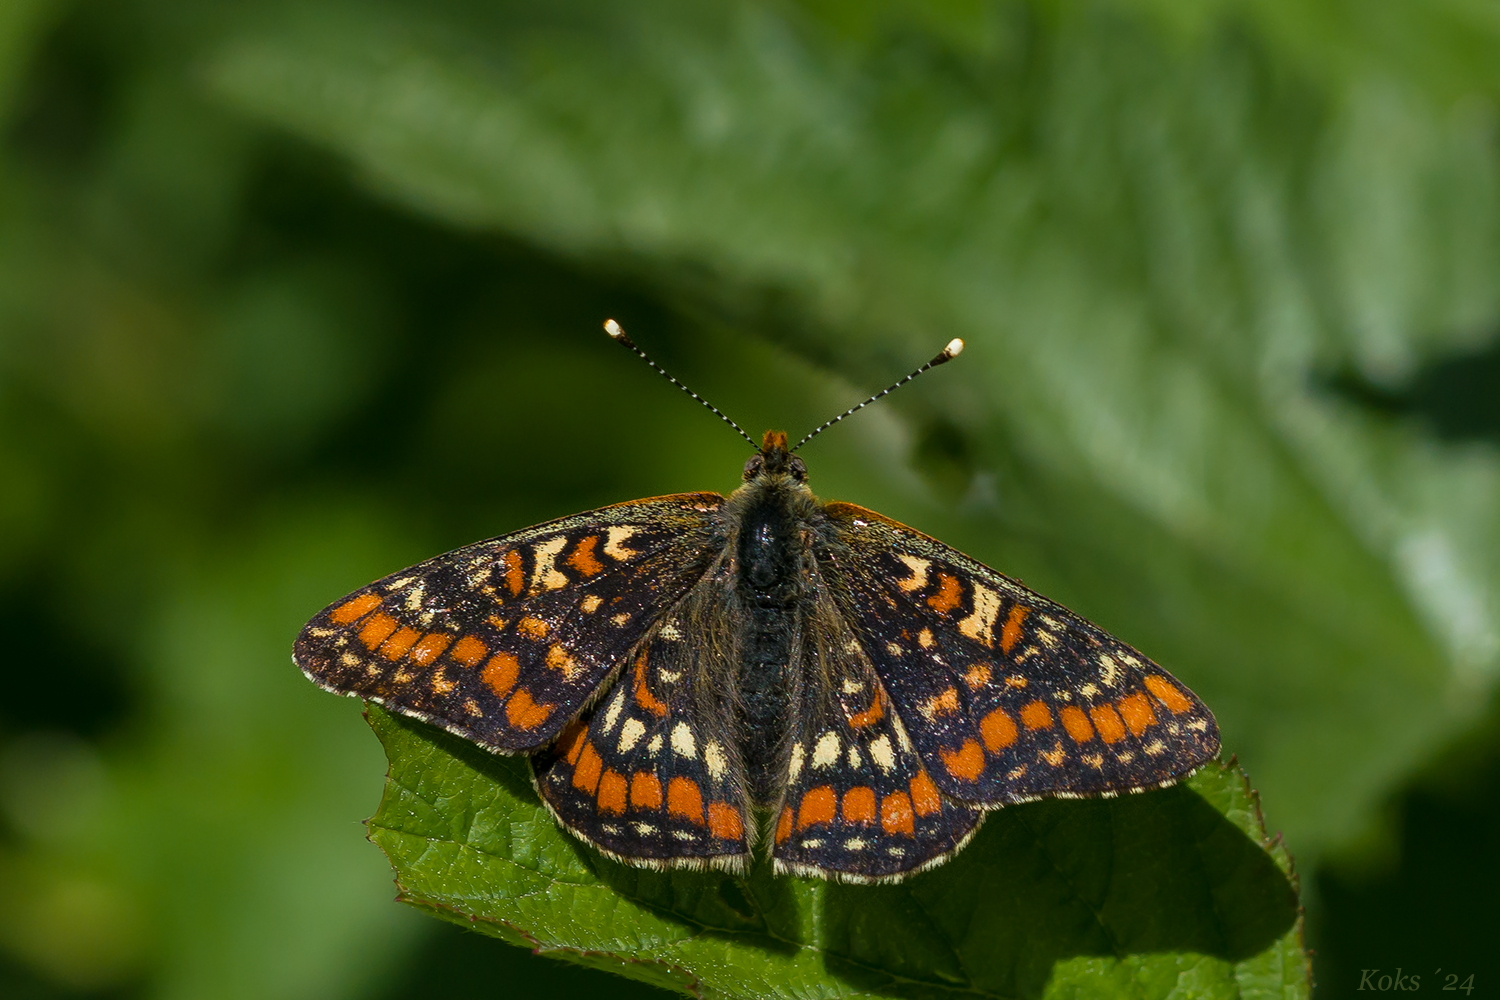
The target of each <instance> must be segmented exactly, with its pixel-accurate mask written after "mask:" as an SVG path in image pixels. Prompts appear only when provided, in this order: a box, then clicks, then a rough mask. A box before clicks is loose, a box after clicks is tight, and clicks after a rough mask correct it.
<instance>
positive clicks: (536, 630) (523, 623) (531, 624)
mask: <svg viewBox="0 0 1500 1000" xmlns="http://www.w3.org/2000/svg"><path fill="white" fill-rule="evenodd" d="M516 631H517V632H520V633H521V634H522V635H524V636H525V637H526V638H528V639H534V640H536V641H537V642H540V641H541V640H543V639H545V638H547V623H546V622H544V621H542V620H541V619H540V618H533V617H532V616H531V615H527V616H526V617H525V618H522V619H521V620H520V621H518V622H516Z"/></svg>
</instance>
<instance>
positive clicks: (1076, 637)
mask: <svg viewBox="0 0 1500 1000" xmlns="http://www.w3.org/2000/svg"><path fill="white" fill-rule="evenodd" d="M825 511H826V512H827V513H828V515H829V517H830V519H831V521H832V523H833V524H834V525H835V526H836V533H837V536H838V538H839V540H840V542H839V545H838V546H837V547H835V548H834V549H831V550H830V551H829V552H827V553H826V554H825V555H824V557H823V558H822V559H820V567H821V569H822V572H823V573H824V575H825V577H827V578H828V579H829V580H830V583H831V590H832V591H833V593H834V594H835V597H836V599H837V600H838V601H839V603H840V605H841V607H842V609H843V610H844V613H845V616H846V618H847V619H848V620H849V621H850V623H851V624H852V625H853V627H854V629H855V631H856V633H857V634H858V635H859V638H860V641H861V644H862V645H863V647H864V649H865V650H866V651H867V653H868V654H869V657H870V660H871V662H872V664H873V665H874V669H875V672H876V674H877V675H878V676H879V678H880V680H881V681H882V683H883V684H884V686H885V689H886V690H887V691H889V693H890V696H891V700H892V703H893V706H894V709H895V711H896V712H897V714H898V715H899V716H900V717H901V719H902V722H903V723H904V724H905V726H906V729H907V731H908V733H909V734H910V737H911V740H912V743H913V744H914V745H915V746H916V748H917V752H918V753H919V754H920V755H921V758H922V760H923V762H924V763H925V764H926V765H927V768H928V770H929V771H930V772H931V774H932V778H933V781H934V782H935V783H936V785H937V786H938V788H939V789H940V790H941V791H942V792H943V793H944V794H945V795H947V796H951V797H953V798H956V799H959V800H962V801H967V802H973V803H976V804H980V805H987V806H994V805H1004V804H1007V803H1013V802H1024V801H1027V800H1029V799H1034V798H1039V797H1045V796H1074V797H1076V796H1079V795H1108V794H1113V793H1117V792H1125V791H1140V790H1143V789H1146V788H1154V787H1158V786H1161V785H1167V784H1171V783H1173V782H1174V781H1177V780H1178V779H1180V778H1182V777H1184V776H1186V775H1187V774H1189V773H1191V772H1192V771H1193V770H1194V769H1196V768H1198V767H1200V766H1202V765H1203V764H1204V763H1206V762H1207V761H1209V760H1210V759H1212V758H1213V756H1214V755H1215V754H1217V753H1218V750H1219V733H1218V727H1217V726H1216V724H1215V722H1214V717H1213V715H1212V714H1211V713H1210V712H1209V711H1208V709H1207V708H1206V707H1205V706H1204V704H1203V703H1202V702H1201V701H1199V699H1198V698H1197V696H1196V695H1194V694H1193V693H1192V692H1191V691H1189V690H1188V689H1187V688H1185V687H1184V686H1183V685H1181V684H1180V683H1178V682H1177V680H1176V679H1175V678H1173V677H1172V676H1171V675H1170V674H1168V673H1167V672H1166V671H1165V670H1163V669H1162V668H1161V667H1159V666H1157V665H1156V664H1155V663H1152V662H1151V661H1150V660H1148V659H1147V658H1146V657H1144V656H1143V655H1141V654H1140V653H1139V652H1137V651H1136V650H1134V649H1132V648H1131V647H1129V646H1127V645H1126V644H1125V643H1123V642H1121V641H1120V640H1118V639H1116V638H1114V637H1113V636H1111V635H1109V634H1108V633H1106V632H1104V631H1103V630H1102V629H1099V628H1097V627H1096V626H1094V625H1092V624H1090V623H1089V622H1087V621H1085V620H1084V619H1082V618H1080V617H1078V616H1077V615H1075V614H1073V613H1072V612H1071V611H1069V610H1068V609H1066V608H1064V607H1062V606H1061V605H1059V604H1057V603H1055V602H1053V601H1049V600H1047V599H1046V598H1044V597H1042V596H1041V595H1039V594H1036V593H1034V592H1033V591H1030V590H1028V589H1026V588H1025V587H1023V586H1021V585H1020V584H1018V583H1016V582H1015V581H1014V580H1011V579H1010V578H1008V577H1006V576H1004V575H1002V574H1000V573H997V572H995V571H994V570H992V569H990V568H989V567H987V566H984V565H983V564H981V563H979V562H976V561H975V560H973V559H970V558H968V557H967V556H965V555H963V554H962V553H960V552H958V551H957V550H955V549H952V548H950V547H949V546H946V545H944V544H942V543H941V542H938V541H936V540H935V539H932V538H929V537H927V536H926V535H923V534H921V533H920V532H917V531H914V530H912V529H911V528H908V527H906V526H905V525H902V524H898V523H897V522H895V521H891V520H890V519H888V518H885V517H882V516H881V515H879V514H876V513H874V512H873V511H869V510H865V509H864V508H862V507H856V506H854V505H853V504H844V503H832V504H828V505H827V506H826V507H825Z"/></svg>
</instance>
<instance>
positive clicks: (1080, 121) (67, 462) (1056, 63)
mask: <svg viewBox="0 0 1500 1000" xmlns="http://www.w3.org/2000/svg"><path fill="white" fill-rule="evenodd" d="M1179 6H1181V7H1182V8H1183V9H1184V10H1187V9H1190V10H1191V13H1190V14H1185V13H1181V12H1179V11H1178V7H1179ZM242 8H243V5H236V4H227V3H225V4H219V3H211V2H196V3H193V2H186V0H115V2H108V3H106V2H83V3H66V2H61V0H10V2H8V3H6V4H5V5H4V6H3V7H0V126H3V145H0V635H3V636H4V643H3V647H0V648H3V649H4V650H5V653H4V654H3V658H0V678H3V682H4V688H3V691H4V693H3V695H0V994H4V995H6V996H31V997H55V996H74V995H79V996H129V997H135V996H142V997H145V996H151V997H156V996H162V997H199V996H216V997H217V996H223V997H232V996H245V997H256V998H260V997H268V996H277V997H319V998H322V997H339V996H350V997H353V996H361V997H386V996H389V997H396V996H402V997H410V996H427V995H431V996H439V995H441V996H452V995H456V994H457V993H459V991H462V992H463V994H464V995H469V996H484V995H490V994H506V995H508V994H512V993H514V994H517V995H518V994H519V993H521V992H523V991H524V990H525V989H529V988H531V987H530V986H528V985H527V984H528V983H534V984H535V987H536V988H538V989H558V990H563V989H569V988H571V989H576V990H584V989H591V988H598V989H617V988H618V989H627V988H634V987H631V986H629V984H625V983H624V982H623V981H620V982H618V983H617V982H615V981H613V980H610V979H608V978H607V977H604V976H603V974H601V973H593V972H586V971H583V970H578V969H574V968H571V967H567V966H564V965H561V964H558V963H550V962H544V961H543V960H540V959H533V958H530V957H529V956H527V955H526V954H525V953H524V952H523V951H521V950H519V949H514V948H508V947H505V946H503V945H501V944H499V943H497V942H494V941H492V940H486V939H482V938H480V937H478V936H473V935H467V934H464V933H462V932H459V931H455V930H453V929H451V928H449V927H447V926H445V925H440V924H438V923H437V922H436V921H432V920H429V919H426V918H423V917H422V916H420V915H419V914H417V913H415V912H411V911H408V910H406V909H404V908H402V907H398V906H396V905H394V904H392V903H391V902H390V901H389V900H390V897H391V895H392V890H391V886H390V882H389V869H388V867H387V866H386V864H385V862H384V861H383V859H382V858H381V856H380V854H379V852H378V851H376V850H375V848H373V847H372V846H370V845H369V844H367V843H365V842H364V841H363V839H362V836H363V828H362V827H361V826H360V825H359V821H360V820H361V819H362V818H364V817H366V816H368V815H369V814H370V813H371V812H372V811H373V810H374V808H375V804H376V801H377V798H378V796H379V792H380V787H381V777H382V774H383V770H384V768H383V759H382V756H381V754H380V751H379V747H378V746H377V744H376V741H375V739H374V738H373V737H372V736H371V735H370V733H369V732H368V731H367V730H366V729H365V727H364V725H363V723H362V722H361V721H360V719H359V716H358V706H357V705H356V704H355V703H354V702H350V701H340V700H337V699H334V698H332V697H330V696H327V695H324V694H322V693H320V692H318V691H316V690H315V689H313V688H312V686H311V685H309V684H307V683H306V682H305V681H304V680H302V678H301V677H300V676H299V675H298V674H297V673H296V671H295V670H294V668H293V667H292V666H291V664H290V659H289V650H290V643H291V639H292V637H293V635H294V634H295V632H296V629H297V628H298V627H299V626H300V624H301V622H302V621H304V620H305V619H306V618H307V617H308V616H309V615H311V614H312V613H313V612H314V611H316V610H317V609H318V608H320V607H322V606H323V605H324V604H326V603H327V602H329V601H330V600H332V599H333V598H335V597H337V596H339V595H341V594H343V593H344V592H346V591H348V590H351V589H353V588H354V587H356V586H358V585H360V584H362V583H364V582H366V581H368V580H369V579H372V578H374V577H376V576H378V575H380V574H383V573H386V572H389V571H391V570H393V569H396V568H399V567H400V566H402V565H405V564H407V563H410V562H414V561H416V560H417V559H420V558H423V557H425V556H427V555H431V554H433V553H435V552H438V551H441V550H444V549H446V548H451V547H454V546H457V545H459V544H463V543H465V542H468V541H472V540H474V539H477V538H481V537H486V536H489V535H494V534H498V533H501V532H504V531H508V530H512V529H514V528H518V527H522V526H524V525H527V524H530V523H533V522H535V521H539V520H543V519H546V518H550V517H554V516H560V515H563V514H567V513H572V512H574V511H577V510H581V509H585V508H588V507H590V506H596V505H600V504H603V503H608V502H613V501H617V500H623V499H629V498H633V497H638V496H646V495H651V494H657V493H666V492H674V491H680V490H696V489H718V490H727V489H729V488H732V487H733V485H734V484H735V481H736V478H737V470H738V468H739V465H740V463H741V462H742V461H743V458H744V451H745V449H744V446H743V442H740V441H739V440H738V439H737V438H736V437H734V436H733V435H732V434H730V433H728V432H726V430H725V428H724V427H723V426H722V425H721V424H719V423H718V422H717V421H716V420H714V419H713V418H712V417H711V416H710V415H708V414H706V413H705V412H703V411H701V410H699V409H696V408H695V404H692V403H691V402H690V401H689V400H687V399H686V398H685V397H683V396H681V395H680V394H678V393H676V391H675V390H672V389H671V388H670V387H669V386H667V385H666V384H665V383H663V382H662V381H661V380H660V379H658V378H657V377H656V376H654V375H652V374H651V373H650V372H649V371H647V370H646V369H645V368H644V366H642V365H640V364H639V362H636V361H634V360H633V359H632V358H630V357H629V356H628V355H627V354H626V353H625V352H623V351H620V350H619V349H618V348H615V347H613V346H611V345H610V344H609V343H608V341H607V339H606V338H605V337H604V336H603V334H602V333H601V332H600V323H601V321H602V320H603V319H604V318H605V317H606V316H614V317H616V318H617V319H619V320H620V321H621V322H622V323H623V324H624V325H625V326H626V328H627V329H628V330H630V331H631V333H632V335H633V337H634V338H635V339H636V340H637V342H639V343H640V344H641V345H642V346H643V347H645V348H646V349H647V350H649V351H650V352H652V354H653V355H654V356H655V357H656V358H657V360H659V361H660V362H662V363H663V364H664V365H665V366H666V367H668V368H669V369H670V370H671V371H673V372H674V374H676V375H677V376H678V377H679V378H681V379H683V380H684V381H685V382H687V383H689V384H690V385H692V386H693V387H694V388H696V389H697V390H698V391H699V392H701V393H703V394H704V395H705V396H707V397H709V398H710V399H712V400H713V401H714V402H715V403H716V404H717V405H719V406H720V407H721V408H723V409H724V410H725V411H726V412H728V413H729V414H731V415H732V416H734V417H735V418H736V419H737V420H738V421H740V422H741V423H742V424H745V425H746V427H747V429H749V430H750V431H751V432H752V434H757V435H758V433H759V432H760V431H761V430H762V429H764V428H765V427H768V426H777V427H782V428H784V429H786V430H788V431H789V432H792V433H794V434H796V433H800V432H801V431H803V430H805V429H806V428H809V427H811V426H813V425H815V424H817V423H818V422H820V421H821V420H823V419H825V418H826V417H828V416H830V415H832V414H833V413H835V412H837V411H838V410H839V409H841V408H843V407H844V406H847V405H849V404H851V403H853V402H855V401H857V400H858V399H859V398H861V397H862V396H863V395H864V394H866V393H868V392H870V391H872V390H873V389H876V388H879V387H880V386H881V385H883V384H885V383H886V382H888V381H890V380H891V379H893V378H894V377H896V376H898V375H900V374H901V373H903V372H904V371H906V370H907V369H909V368H910V367H912V366H914V365H915V364H917V363H919V362H921V361H922V360H924V359H926V358H927V357H930V356H931V354H932V353H933V352H934V351H936V350H937V349H938V348H940V347H941V345H942V344H943V343H945V342H946V341H947V340H948V338H949V337H951V336H954V335H958V336H962V337H964V338H965V339H966V340H967V341H968V344H969V348H968V351H967V352H966V353H965V355H964V356H963V358H962V359H961V360H960V361H959V362H957V363H955V364H954V365H952V366H949V367H947V368H944V369H943V370H941V371H940V372H938V373H935V374H933V375H930V376H928V377H927V378H925V379H924V380H923V382H920V383H918V384H917V385H916V386H914V387H912V388H910V389H906V390H903V392H902V394H901V395H900V396H898V397H897V398H896V399H894V400H891V401H889V402H886V403H883V404H882V405H881V407H879V408H876V409H872V410H867V411H865V412H862V413H861V414H860V415H859V417H858V418H857V419H855V420H852V421H850V422H849V423H847V424H845V425H841V426H840V427H839V428H838V430H836V431H835V432H833V433H831V434H829V435H827V436H826V437H824V438H821V439H819V441H818V442H817V443H816V444H814V445H812V446H809V448H808V449H807V450H806V452H805V453H804V454H805V457H806V459H807V461H808V463H809V466H810V468H811V472H812V484H813V486H814V487H815V489H817V490H818V491H819V492H820V493H822V494H823V495H825V496H829V497H837V498H840V499H847V500H851V501H854V502H857V503H861V504H864V505H867V506H871V507H874V508H876V509H879V510H882V511H883V512H884V513H887V514H889V515H891V516H893V517H897V518H899V519H901V520H904V521H906V522H908V523H911V524H913V525H915V526H917V527H919V528H922V529H923V530H926V531H928V532H930V533H932V534H936V535H939V536H940V537H943V538H944V539H945V540H948V541H950V542H952V543H954V544H956V545H959V546H960V547H962V548H964V549H965V550H967V551H969V552H971V553H972V554H974V555H975V556H977V557H979V558H981V559H984V560H985V561H986V562H989V563H990V564H992V565H995V566H996V567H997V568H1000V569H1002V570H1004V571H1006V572H1009V573H1012V574H1013V575H1018V576H1021V577H1023V578H1024V579H1025V580H1026V581H1027V582H1028V583H1029V584H1031V585H1032V586H1034V587H1037V588H1038V589H1041V590H1042V591H1044V592H1046V593H1048V594H1049V595H1051V596H1054V597H1056V598H1058V599H1060V600H1063V601H1065V602H1066V603H1068V604H1070V605H1071V606H1073V607H1075V608H1076V609H1077V610H1079V611H1080V612H1082V613H1084V614H1086V615H1088V616H1089V617H1091V618H1093V619H1095V620H1097V621H1099V622H1100V623H1101V624H1102V625H1104V626H1105V627H1107V628H1110V629H1111V630H1112V631H1114V632H1116V633H1118V634H1119V635H1121V636H1122V637H1123V638H1125V639H1126V640H1128V641H1130V642H1132V643H1134V644H1136V645H1138V646H1140V647H1141V648H1142V649H1143V650H1145V651H1146V652H1147V653H1149V654H1150V655H1152V656H1153V657H1155V658H1157V659H1159V660H1161V661H1162V662H1163V663H1164V664H1166V665H1167V666H1168V667H1169V668H1170V669H1172V670H1173V671H1174V672H1175V673H1177V674H1178V676H1180V677H1182V678H1183V679H1184V680H1186V681H1187V682H1189V683H1190V684H1192V685H1193V687H1194V688H1195V689H1196V690H1197V691H1199V693H1200V694H1202V695H1203V696H1204V698H1205V699H1206V700H1207V701H1208V702H1209V704H1210V705H1211V706H1212V707H1213V708H1214V710H1215V712H1216V713H1217V714H1218V716H1219V719H1220V722H1221V724H1222V727H1223V732H1224V740H1225V746H1226V749H1227V750H1228V751H1230V752H1235V753H1238V754H1239V757H1240V761H1241V763H1242V764H1243V765H1244V767H1245V768H1246V770H1247V772H1248V773H1249V775H1250V777H1251V779H1252V781H1254V782H1255V783H1256V784H1257V786H1258V787H1259V788H1260V790H1261V791H1262V794H1263V801H1264V807H1265V812H1266V817H1267V821H1268V823H1269V824H1270V826H1271V828H1272V829H1280V830H1283V831H1285V833H1286V836H1287V839H1288V843H1289V845H1290V848H1291V850H1292V853H1293V855H1294V856H1295V857H1296V858H1297V860H1298V864H1299V869H1300V871H1301V874H1302V887H1303V893H1304V902H1305V904H1306V906H1307V907H1308V910H1309V938H1310V941H1309V943H1310V944H1311V946H1312V947H1313V948H1314V949H1316V952H1317V955H1316V957H1315V960H1314V966H1315V970H1316V973H1317V976H1318V979H1319V982H1320V987H1321V988H1322V990H1323V992H1324V994H1325V995H1329V996H1341V995H1343V994H1344V993H1345V992H1348V991H1351V990H1353V988H1354V986H1355V985H1357V983H1358V977H1359V973H1358V970H1359V969H1361V968H1369V967H1381V968H1384V969H1394V968H1395V967H1396V966H1402V967H1404V969H1405V970H1406V971H1413V970H1420V971H1421V972H1422V973H1423V975H1424V987H1425V988H1429V989H1435V988H1436V985H1437V984H1436V982H1435V981H1434V980H1429V979H1428V978H1427V974H1428V973H1430V972H1431V971H1432V970H1434V969H1436V968H1438V967H1442V968H1443V969H1444V971H1445V973H1446V972H1460V973H1463V974H1468V973H1470V972H1473V973H1475V974H1476V980H1475V981H1476V983H1477V984H1479V986H1480V987H1481V989H1493V986H1494V982H1495V981H1496V980H1495V977H1496V976H1497V975H1500V969H1496V968H1495V967H1494V966H1493V965H1490V966H1485V965H1483V964H1482V963H1483V962H1485V961H1486V960H1487V955H1488V953H1489V951H1490V950H1491V949H1490V948H1488V947H1487V946H1488V945H1490V944H1491V943H1492V942H1493V940H1494V938H1495V936H1496V931H1497V918H1496V916H1495V911H1494V907H1493V906H1492V905H1490V901H1491V900H1492V899H1493V898H1495V895H1496V893H1495V891H1494V890H1495V889H1497V888H1500V885H1497V882H1500V866H1497V864H1496V862H1495V860H1494V858H1493V852H1492V851H1491V850H1489V848H1490V845H1491V843H1492V841H1493V835H1492V833H1491V831H1492V830H1493V829H1495V825H1496V821H1497V819H1500V817H1497V815H1496V806H1495V802H1496V800H1497V792H1500V736H1497V731H1496V727H1495V724H1494V722H1493V719H1494V717H1495V713H1494V711H1493V709H1492V707H1491V706H1492V692H1493V688H1494V680H1495V675H1496V671H1497V669H1500V638H1497V637H1500V596H1497V595H1500V452H1497V447H1500V347H1497V339H1496V334H1497V331H1500V144H1497V143H1500V138H1497V136H1500V132H1497V128H1500V103H1497V102H1500V15H1496V14H1495V13H1494V10H1493V8H1491V7H1489V6H1485V5H1476V4H1467V3H1459V2H1456V0H1455V2H1431V3H1416V2H1411V3H1400V2H1393V0H1374V2H1368V3H1359V4H1353V3H1335V2H1329V0H1319V2H1314V3H1294V2H1291V0H1276V2H1272V0H1265V2H1260V3H1248V2H1246V3H1240V2H1236V0H1219V2H1209V3H1200V4H1194V5H1190V8H1189V5H1175V4H1167V3H1160V2H1153V0H1115V2H1097V3H1085V4H1079V5H1071V4H1069V5H1061V4H1052V3H1047V2H1043V0H1036V2H1031V3H996V4H988V3H977V2H952V3H942V4H917V3H911V4H906V3H902V2H894V0H893V2H888V3H884V4H852V3H851V4H842V3H837V2H831V0H830V2H817V3H815V2H811V0H809V2H806V3H793V2H790V0H788V2H785V3H772V2H767V3H762V4H744V5H725V6H713V7H707V8H703V7H700V6H699V5H692V4H674V3H665V2H663V3H643V4H639V5H629V6H628V7H627V6H623V5H621V6H607V5H594V4H589V3H584V2H571V3H567V4H562V5H555V6H550V7H548V8H547V10H546V12H545V13H542V12H540V11H538V10H535V9H532V8H531V7H529V6H526V5H510V4H499V3H495V4H480V3H472V2H460V0H445V2H441V3H428V4H420V5H419V4H408V5H401V4H395V3H385V4H354V3H344V2H338V0H311V2H303V3H299V4H286V5H282V4H258V5H254V7H253V9H251V10H249V11H247V10H244V9H242Z"/></svg>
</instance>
